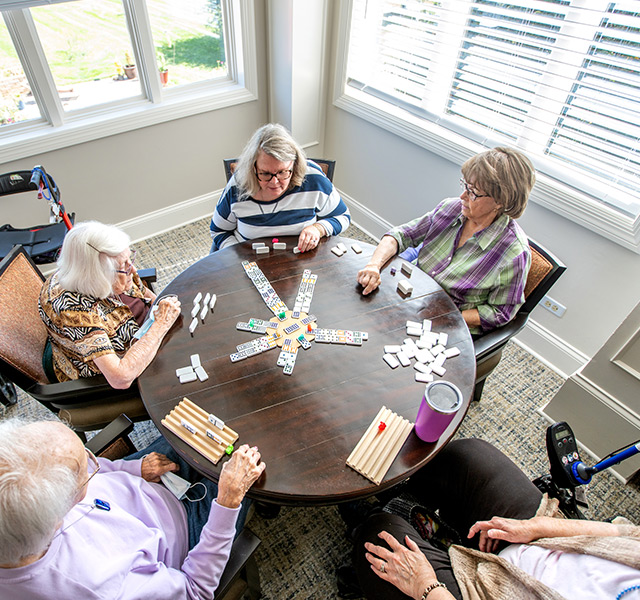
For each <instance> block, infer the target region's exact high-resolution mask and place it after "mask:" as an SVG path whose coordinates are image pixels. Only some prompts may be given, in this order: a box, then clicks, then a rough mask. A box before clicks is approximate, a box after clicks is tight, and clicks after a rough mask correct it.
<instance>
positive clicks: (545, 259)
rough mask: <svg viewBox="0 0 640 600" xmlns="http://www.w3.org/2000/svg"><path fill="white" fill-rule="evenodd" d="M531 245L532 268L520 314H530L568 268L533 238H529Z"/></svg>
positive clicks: (528, 276)
mask: <svg viewBox="0 0 640 600" xmlns="http://www.w3.org/2000/svg"><path fill="white" fill-rule="evenodd" d="M529 247H530V248H531V268H530V269H529V274H528V275H527V283H526V284H525V287H524V297H525V301H524V304H523V305H522V306H521V307H520V310H519V311H518V314H523V315H527V314H529V313H530V312H531V311H532V310H533V309H534V308H535V307H536V306H537V305H538V303H539V302H540V300H542V298H544V296H545V295H546V294H547V292H548V291H549V290H550V289H551V287H552V286H553V284H554V283H555V282H556V281H557V280H558V278H559V277H560V275H562V274H563V273H564V272H565V271H566V269H567V267H565V265H564V264H562V263H561V262H560V261H559V260H558V259H557V258H556V257H555V256H554V255H553V254H551V252H549V251H548V250H546V249H545V248H543V247H542V246H541V245H540V244H538V243H537V242H534V241H533V240H532V239H529Z"/></svg>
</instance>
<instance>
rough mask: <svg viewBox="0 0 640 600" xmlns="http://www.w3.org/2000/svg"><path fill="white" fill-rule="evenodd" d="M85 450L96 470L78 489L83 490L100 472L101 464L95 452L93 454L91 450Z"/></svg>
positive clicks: (88, 459)
mask: <svg viewBox="0 0 640 600" xmlns="http://www.w3.org/2000/svg"><path fill="white" fill-rule="evenodd" d="M84 450H85V452H86V453H87V461H88V462H90V463H93V466H94V469H93V473H91V475H89V479H87V480H86V481H85V482H84V483H83V484H82V485H81V486H79V488H78V489H82V488H83V487H85V486H86V485H87V484H88V483H89V482H90V481H91V478H92V477H93V476H94V475H95V474H96V473H97V472H98V471H99V470H100V463H99V462H98V459H97V458H96V455H95V454H94V453H93V452H91V450H89V448H85V449H84Z"/></svg>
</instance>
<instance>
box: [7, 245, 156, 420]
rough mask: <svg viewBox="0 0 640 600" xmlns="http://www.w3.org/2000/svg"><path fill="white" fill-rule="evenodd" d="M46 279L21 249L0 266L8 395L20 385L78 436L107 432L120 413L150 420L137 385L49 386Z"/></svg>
mask: <svg viewBox="0 0 640 600" xmlns="http://www.w3.org/2000/svg"><path fill="white" fill-rule="evenodd" d="M43 281H44V277H43V275H42V273H40V270H39V269H38V267H37V266H36V264H35V263H34V262H33V261H32V260H31V257H30V256H29V255H28V254H27V252H26V251H25V249H24V248H23V247H22V246H15V247H14V248H13V249H12V250H11V251H10V252H9V254H8V255H7V256H5V258H4V259H3V260H2V262H0V376H2V382H3V386H4V387H5V388H6V390H7V393H10V391H11V390H13V386H14V385H17V386H18V387H19V388H21V389H22V390H24V391H25V392H26V393H27V394H29V395H30V396H32V397H33V398H35V399H36V400H37V401H38V402H40V403H41V404H43V405H44V406H46V407H47V408H48V409H49V410H51V411H52V412H54V413H55V414H56V415H58V416H59V417H61V418H63V419H64V420H65V421H67V422H68V423H69V424H70V425H71V427H72V428H73V429H74V430H75V431H76V432H84V431H93V430H96V429H102V428H103V427H106V426H107V425H108V424H109V423H110V422H111V421H113V419H115V418H116V417H117V416H118V415H119V414H120V413H125V414H126V415H128V416H129V417H131V418H132V419H133V420H134V421H141V420H146V419H148V418H149V416H148V415H147V411H146V409H145V408H144V405H143V404H142V400H141V399H140V395H139V393H138V385H137V383H136V382H134V383H133V384H132V385H131V387H130V388H129V389H126V390H117V389H114V388H112V387H111V386H110V385H109V383H108V382H107V380H106V379H105V378H104V377H103V376H102V375H98V376H96V377H87V378H83V379H75V380H72V381H64V382H61V383H50V382H49V380H48V378H47V376H46V375H45V373H44V369H43V367H42V353H43V350H44V346H45V342H46V340H47V329H46V327H45V326H44V323H43V322H42V319H41V318H40V315H39V313H38V297H39V295H40V290H41V289H42V283H43ZM13 394H15V390H14V391H13ZM11 402H12V398H8V399H7V403H11Z"/></svg>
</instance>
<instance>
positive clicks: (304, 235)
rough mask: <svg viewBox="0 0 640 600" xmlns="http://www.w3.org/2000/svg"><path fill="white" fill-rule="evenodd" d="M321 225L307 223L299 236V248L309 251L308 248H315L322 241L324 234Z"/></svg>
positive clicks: (302, 250) (301, 250)
mask: <svg viewBox="0 0 640 600" xmlns="http://www.w3.org/2000/svg"><path fill="white" fill-rule="evenodd" d="M320 227H322V226H321V225H318V226H317V227H316V226H315V224H314V225H307V227H305V228H304V229H303V230H302V231H301V232H300V236H299V237H298V248H299V250H300V252H307V250H313V249H314V248H315V247H316V246H317V245H318V243H319V242H320V238H321V237H322V234H321V233H320V229H319V228H320Z"/></svg>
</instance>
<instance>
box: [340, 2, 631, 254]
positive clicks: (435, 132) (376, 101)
mask: <svg viewBox="0 0 640 600" xmlns="http://www.w3.org/2000/svg"><path fill="white" fill-rule="evenodd" d="M353 4H354V0H343V1H342V2H341V3H340V9H339V10H340V14H339V16H338V18H339V21H338V22H339V26H338V45H337V51H336V60H335V70H334V85H333V89H334V95H333V105H334V106H336V107H337V108H340V109H342V110H345V111H346V112H349V113H351V114H353V115H356V116H358V117H360V118H362V119H364V120H365V121H368V122H369V123H372V124H374V125H377V126H378V127H381V128H382V129H385V130H387V131H389V132H391V133H393V134H395V135H397V136H399V137H401V138H403V139H405V140H407V141H410V142H412V143H414V144H416V145H417V146H419V147H421V148H424V149H426V150H428V151H430V152H433V153H434V154H437V155H438V156H441V157H443V158H446V159H447V160H450V161H451V162H453V163H455V164H460V165H461V164H462V163H464V161H465V160H467V159H468V158H470V157H471V156H473V155H474V154H476V153H478V152H481V151H483V150H485V149H486V146H485V145H483V144H481V143H478V142H477V141H474V140H472V139H471V138H469V137H466V136H465V135H464V134H463V133H462V132H459V131H454V130H452V129H447V128H445V127H443V126H441V125H438V124H437V123H435V122H433V121H430V120H427V119H424V118H421V117H420V116H419V115H417V114H415V113H413V112H412V111H410V110H406V109H404V108H402V107H400V106H398V105H395V104H393V103H390V102H385V101H384V100H383V99H381V98H377V97H375V96H373V95H371V94H367V93H365V92H362V91H360V90H358V89H356V88H354V87H353V86H350V85H348V82H347V80H348V73H347V65H348V56H349V42H350V39H349V37H350V31H351V20H352V11H353ZM534 164H536V160H535V159H534ZM536 168H537V171H538V172H537V180H536V185H535V187H534V190H533V192H532V194H531V196H530V199H531V201H533V202H535V203H536V204H539V205H541V206H544V207H545V208H548V209H549V210H551V211H553V212H555V213H557V214H559V215H561V216H563V217H566V218H568V219H570V220H571V221H573V222H575V223H578V224H579V225H581V226H583V227H585V228H587V229H589V230H591V231H593V232H595V233H597V234H599V235H601V236H603V237H605V238H607V239H609V240H611V241H612V242H615V243H617V244H619V245H621V246H623V247H625V248H627V249H629V250H632V251H633V252H635V253H637V254H640V215H639V216H636V217H632V216H630V215H626V214H624V213H622V212H620V211H618V210H616V209H614V208H612V207H610V206H608V205H606V204H604V203H602V202H599V201H598V200H597V199H596V198H593V197H591V196H589V195H587V194H585V193H583V192H580V191H579V190H577V189H575V188H572V187H570V186H568V185H565V184H563V183H562V182H561V181H559V180H557V179H554V178H553V176H552V174H551V171H550V174H549V175H547V174H546V173H545V172H544V167H543V166H542V165H539V164H536Z"/></svg>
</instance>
